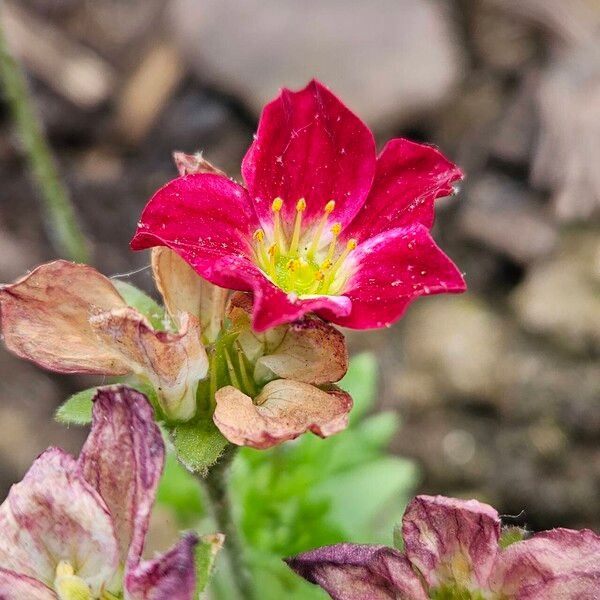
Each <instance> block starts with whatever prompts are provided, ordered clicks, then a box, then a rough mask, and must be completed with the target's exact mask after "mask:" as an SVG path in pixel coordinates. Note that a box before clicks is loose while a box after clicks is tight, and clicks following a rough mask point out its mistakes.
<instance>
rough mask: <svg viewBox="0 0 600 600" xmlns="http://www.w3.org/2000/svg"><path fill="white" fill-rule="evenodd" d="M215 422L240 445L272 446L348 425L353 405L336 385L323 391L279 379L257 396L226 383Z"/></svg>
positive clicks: (332, 432) (219, 400) (330, 431)
mask: <svg viewBox="0 0 600 600" xmlns="http://www.w3.org/2000/svg"><path fill="white" fill-rule="evenodd" d="M215 398H216V401H217V406H216V409H215V413H214V415H213V419H214V422H215V424H216V426H217V427H218V428H219V430H220V431H221V433H222V434H223V435H224V436H225V437H226V438H227V439H228V440H229V441H230V442H232V443H234V444H237V445H238V446H251V447H253V448H258V449H264V448H270V447H271V446H275V445H277V444H280V443H281V442H285V441H286V440H292V439H294V438H297V437H298V436H299V435H301V434H303V433H305V432H306V431H312V432H313V433H315V434H317V435H319V436H321V437H328V436H330V435H333V434H334V433H338V432H339V431H342V430H343V429H345V428H346V427H347V425H348V413H349V412H350V409H351V408H352V399H351V398H350V396H349V395H348V394H347V393H346V392H343V391H342V390H339V389H337V388H335V389H332V390H329V391H324V390H321V389H319V388H317V387H314V386H312V385H308V384H306V383H301V382H299V381H291V380H289V379H278V380H277V381H271V382H270V383H268V384H267V385H266V386H265V387H264V388H263V390H262V392H261V393H260V394H259V395H258V397H257V398H256V399H255V402H256V404H255V403H253V402H252V399H251V398H250V397H249V396H246V395H245V394H244V393H242V392H240V391H239V390H238V389H236V388H234V387H232V386H227V387H224V388H221V389H220V390H218V391H217V393H216V395H215Z"/></svg>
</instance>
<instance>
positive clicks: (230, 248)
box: [131, 173, 258, 283]
mask: <svg viewBox="0 0 600 600" xmlns="http://www.w3.org/2000/svg"><path fill="white" fill-rule="evenodd" d="M257 228H258V221H257V218H256V215H255V214H254V209H253V207H252V204H251V202H250V199H249V197H248V194H247V192H246V190H245V189H244V188H243V187H241V186H240V185H238V184H237V183H234V182H233V181H231V180H230V179H227V178H226V177H223V176H221V175H214V174H208V173H200V174H195V175H186V176H185V177H179V178H177V179H174V180H173V181H171V182H169V183H167V185H165V186H164V187H163V188H161V189H160V190H158V192H156V194H154V196H153V197H152V199H151V200H150V202H148V204H147V205H146V208H144V211H143V213H142V217H141V219H140V222H139V223H138V229H137V231H136V234H135V236H134V238H133V240H132V241H131V247H132V248H133V249H134V250H144V249H146V248H151V247H152V246H168V247H169V248H171V249H172V250H175V252H177V254H179V256H181V257H182V258H183V259H184V260H185V261H186V262H188V263H189V264H190V265H192V267H194V269H195V270H196V271H197V272H198V273H199V274H200V275H203V271H204V270H205V269H206V268H207V267H208V266H210V265H211V264H212V262H213V261H214V260H215V259H216V258H219V257H221V256H228V255H230V254H233V255H236V256H237V255H247V256H249V255H251V252H252V249H251V247H250V245H249V241H248V240H250V239H251V236H252V233H253V232H254V231H255V230H256V229H257ZM207 279H210V278H208V277H207ZM213 283H217V282H213Z"/></svg>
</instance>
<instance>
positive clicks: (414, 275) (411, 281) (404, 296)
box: [334, 224, 466, 329]
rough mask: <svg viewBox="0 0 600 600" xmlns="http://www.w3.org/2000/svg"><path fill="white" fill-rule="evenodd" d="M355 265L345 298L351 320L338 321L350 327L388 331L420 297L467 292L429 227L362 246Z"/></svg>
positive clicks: (354, 256)
mask: <svg viewBox="0 0 600 600" xmlns="http://www.w3.org/2000/svg"><path fill="white" fill-rule="evenodd" d="M351 259H352V260H353V263H354V267H353V268H354V274H353V275H351V276H350V279H349V280H348V282H347V284H346V286H345V289H344V291H343V294H344V295H345V296H347V297H348V298H349V299H350V300H351V302H352V311H351V313H350V315H349V316H348V317H341V318H337V319H334V322H336V323H338V324H340V325H344V326H346V327H353V328H356V329H369V328H372V327H385V326H388V325H390V324H391V323H393V322H394V321H396V320H397V319H399V318H400V317H401V316H402V314H403V313H404V311H405V310H406V308H407V306H408V305H409V304H410V302H412V301H413V300H414V299H415V298H417V297H419V296H425V295H429V294H443V293H457V292H463V291H464V290H465V288H466V285H465V281H464V279H463V277H462V275H461V274H460V271H459V270H458V269H457V267H456V265H455V264H454V263H453V262H452V261H451V260H450V259H449V258H448V257H447V256H446V255H445V254H444V253H443V252H442V250H440V248H439V247H438V246H437V245H436V244H435V242H434V241H433V239H432V238H431V236H430V234H429V232H428V231H427V228H426V227H424V226H423V225H419V224H417V225H413V226H412V227H408V228H404V229H391V230H389V231H386V232H384V233H381V234H379V235H377V236H375V237H374V238H371V239H369V240H367V241H366V242H364V243H362V244H360V245H359V246H358V247H357V248H356V250H355V251H354V253H353V254H352V255H351Z"/></svg>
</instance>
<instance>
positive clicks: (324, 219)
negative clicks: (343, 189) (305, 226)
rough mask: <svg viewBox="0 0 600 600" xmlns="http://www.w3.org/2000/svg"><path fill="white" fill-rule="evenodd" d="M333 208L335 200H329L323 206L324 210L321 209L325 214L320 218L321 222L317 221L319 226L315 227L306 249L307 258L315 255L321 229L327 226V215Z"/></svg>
mask: <svg viewBox="0 0 600 600" xmlns="http://www.w3.org/2000/svg"><path fill="white" fill-rule="evenodd" d="M334 208H335V200H330V201H329V202H328V203H327V204H326V205H325V208H324V209H323V212H324V213H325V214H324V215H323V216H322V217H321V220H320V221H319V224H318V225H317V230H316V231H315V234H314V236H313V240H312V243H311V245H310V248H309V249H308V253H307V256H308V257H309V258H312V257H313V256H314V255H315V252H316V251H317V250H318V248H319V242H320V241H321V235H323V229H324V227H325V225H326V224H327V219H328V218H329V215H330V214H331V213H332V212H333V210H334Z"/></svg>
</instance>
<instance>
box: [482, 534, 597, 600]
mask: <svg viewBox="0 0 600 600" xmlns="http://www.w3.org/2000/svg"><path fill="white" fill-rule="evenodd" d="M580 573H588V574H596V576H598V575H599V574H600V536H598V535H596V534H595V533H594V532H592V531H590V530H588V529H583V530H581V531H575V530H572V529H552V530H550V531H543V532H541V533H536V534H534V535H533V536H532V537H531V538H529V539H527V540H524V541H522V542H517V543H515V544H511V545H510V546H508V548H506V549H505V550H503V551H502V552H501V553H500V555H499V556H498V561H497V564H496V567H495V569H494V574H493V577H492V579H491V582H490V587H491V589H492V590H495V591H497V592H498V593H503V594H506V595H511V594H512V595H514V596H515V597H516V598H519V599H520V598H521V597H523V598H528V599H529V598H536V596H534V595H527V594H528V593H529V591H528V590H530V589H538V588H539V587H543V584H546V583H548V582H552V581H553V580H555V579H557V578H558V579H562V578H566V579H569V580H572V578H575V579H576V576H577V574H580ZM587 579H589V578H587ZM587 579H586V580H587ZM556 586H558V587H557V588H556V589H562V586H563V584H562V583H561V584H559V583H556ZM564 586H566V583H565V584H564ZM599 589H600V588H599ZM539 597H540V598H546V597H545V596H539ZM568 597H569V596H565V598H568ZM574 597H575V598H576V597H577V596H574ZM582 598H585V596H583V597H582Z"/></svg>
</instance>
